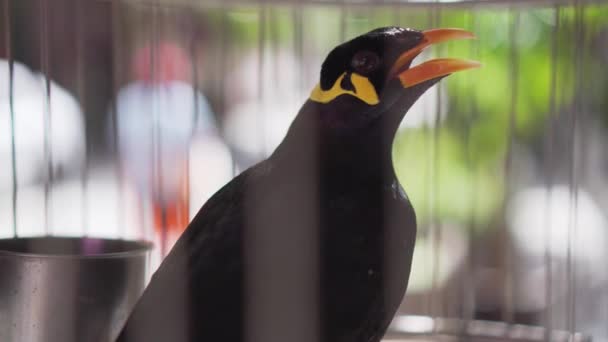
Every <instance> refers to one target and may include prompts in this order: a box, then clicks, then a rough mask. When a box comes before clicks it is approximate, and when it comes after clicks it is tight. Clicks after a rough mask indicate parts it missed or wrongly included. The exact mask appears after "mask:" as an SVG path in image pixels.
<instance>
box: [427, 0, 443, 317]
mask: <svg viewBox="0 0 608 342" xmlns="http://www.w3.org/2000/svg"><path fill="white" fill-rule="evenodd" d="M435 2H436V3H438V0H436V1H435ZM441 14H442V12H441V6H439V5H436V6H433V7H432V8H431V9H430V10H429V21H430V26H431V27H439V26H440V23H441ZM433 50H434V53H435V55H440V54H441V51H442V50H443V49H442V47H441V46H434V47H433ZM435 89H436V90H437V93H436V96H435V99H434V101H435V120H434V122H433V127H432V134H431V139H432V141H431V142H430V143H431V156H432V160H431V161H430V163H431V165H432V166H431V170H430V171H431V174H432V176H431V178H432V179H431V181H430V183H431V184H430V189H429V190H430V193H429V195H430V196H429V197H430V199H431V200H430V202H431V208H432V209H431V221H430V222H431V227H432V229H431V232H432V234H431V236H432V239H433V243H432V245H433V258H432V259H433V267H432V272H433V273H432V290H431V293H432V296H433V299H434V300H433V302H432V303H431V315H432V316H433V317H434V318H439V317H442V316H443V315H444V305H445V298H446V296H444V293H443V292H444V291H443V289H442V288H441V284H439V282H440V276H441V240H442V238H443V237H442V233H443V232H442V224H441V219H440V215H441V211H440V208H439V206H440V201H439V196H440V190H439V188H440V169H441V167H440V153H441V147H440V133H441V130H440V126H441V101H442V97H441V86H440V85H436V88H435ZM435 328H437V326H436V325H435Z"/></svg>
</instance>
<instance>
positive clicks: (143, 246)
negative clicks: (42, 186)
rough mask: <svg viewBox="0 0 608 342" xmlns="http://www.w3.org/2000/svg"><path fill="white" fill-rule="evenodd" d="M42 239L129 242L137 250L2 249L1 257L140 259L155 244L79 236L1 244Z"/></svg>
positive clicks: (0, 250) (8, 239)
mask: <svg viewBox="0 0 608 342" xmlns="http://www.w3.org/2000/svg"><path fill="white" fill-rule="evenodd" d="M40 239H53V240H82V239H88V240H97V241H104V242H108V241H115V242H118V241H120V242H128V243H132V244H133V246H135V248H133V249H129V250H125V251H121V252H111V253H97V254H87V255H83V254H73V253H66V254H43V253H26V252H14V251H8V250H2V249H0V257H7V256H13V257H20V258H33V259H71V260H83V259H89V260H101V259H117V258H131V257H138V256H141V255H143V254H146V253H148V252H150V251H151V250H152V248H153V247H154V244H153V243H152V242H150V241H146V240H126V239H108V238H98V237H77V236H28V237H16V238H4V239H0V244H1V243H2V242H4V241H10V240H40Z"/></svg>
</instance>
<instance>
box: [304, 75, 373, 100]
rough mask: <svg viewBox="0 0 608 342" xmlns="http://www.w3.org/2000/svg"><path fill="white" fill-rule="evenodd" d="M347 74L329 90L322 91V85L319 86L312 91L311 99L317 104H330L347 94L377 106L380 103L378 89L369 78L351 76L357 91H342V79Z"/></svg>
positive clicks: (342, 77)
mask: <svg viewBox="0 0 608 342" xmlns="http://www.w3.org/2000/svg"><path fill="white" fill-rule="evenodd" d="M344 76H346V73H343V74H342V75H340V77H338V79H337V80H336V82H335V83H334V85H333V86H332V87H331V88H330V89H329V90H323V89H321V85H320V84H317V86H316V87H315V88H314V89H313V90H312V93H311V94H310V99H311V100H312V101H315V102H320V103H329V102H331V101H332V100H333V99H335V98H336V97H338V96H340V95H343V94H347V95H351V96H354V97H356V98H358V99H359V100H361V101H363V102H365V103H367V104H369V105H375V104H378V103H379V102H380V100H379V99H378V94H377V93H376V89H375V88H374V86H373V85H372V83H371V82H370V81H369V79H367V77H363V76H361V75H359V74H355V73H353V74H351V77H350V80H351V82H352V84H353V86H354V88H355V91H352V90H345V89H342V87H341V86H340V85H341V84H342V79H344Z"/></svg>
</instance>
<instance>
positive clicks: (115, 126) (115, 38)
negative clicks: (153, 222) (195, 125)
mask: <svg viewBox="0 0 608 342" xmlns="http://www.w3.org/2000/svg"><path fill="white" fill-rule="evenodd" d="M124 9H125V7H124V6H123V8H121V3H120V2H119V1H112V18H111V25H112V52H113V54H112V56H113V58H112V100H111V115H112V133H113V134H112V136H113V142H112V143H113V146H114V151H113V152H114V157H115V161H114V170H113V171H114V174H115V177H116V193H117V197H118V198H117V201H116V225H117V226H118V227H119V234H120V233H122V234H121V236H124V231H125V229H126V225H125V213H124V210H125V209H124V204H125V203H124V202H125V201H124V196H123V193H122V189H123V181H124V175H123V166H122V153H121V151H120V144H121V139H120V123H119V121H118V120H119V115H118V104H117V97H118V91H119V89H120V75H123V72H124V70H123V67H122V65H121V62H122V60H123V58H122V57H123V55H122V52H123V40H122V38H121V37H122V33H123V32H122V25H121V13H123V11H122V10H124Z"/></svg>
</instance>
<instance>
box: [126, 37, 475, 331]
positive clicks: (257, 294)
mask: <svg viewBox="0 0 608 342" xmlns="http://www.w3.org/2000/svg"><path fill="white" fill-rule="evenodd" d="M472 37H473V35H472V34H471V33H469V32H466V31H463V30H458V29H437V30H430V31H424V32H421V31H417V30H413V29H404V28H399V27H385V28H379V29H376V30H373V31H371V32H368V33H366V34H364V35H361V36H359V37H356V38H354V39H352V40H350V41H348V42H346V43H344V44H342V45H339V46H338V47H336V48H334V49H333V50H332V51H331V52H330V53H329V55H328V56H327V58H326V60H325V62H324V63H323V65H322V68H321V75H320V82H319V84H318V85H317V86H316V87H315V89H314V90H313V91H312V94H311V96H310V98H309V99H308V100H307V101H306V103H304V105H303V107H302V108H301V110H300V112H299V113H298V115H297V117H296V118H295V120H294V122H293V123H292V125H291V127H290V129H289V131H288V133H287V135H286V137H285V139H284V140H283V142H282V143H281V144H280V145H279V146H278V147H277V149H276V150H275V151H274V152H273V153H272V155H271V156H270V157H269V158H268V159H266V160H264V161H262V162H261V163H259V164H257V165H255V166H253V167H252V168H250V169H248V170H247V171H245V172H243V173H241V174H240V175H239V176H237V177H236V178H234V179H233V180H232V181H231V182H230V183H228V184H227V185H226V186H224V187H223V188H222V189H221V190H219V191H218V192H217V193H216V194H215V195H214V196H213V197H212V198H211V199H210V200H209V201H208V202H207V203H206V204H205V205H204V206H203V207H202V209H201V210H200V211H199V213H198V214H197V215H196V217H195V218H194V219H193V220H192V222H191V223H190V225H189V227H188V228H187V230H186V231H185V232H184V233H183V235H182V236H181V238H180V239H179V240H178V242H177V243H176V245H175V246H174V248H173V249H172V251H171V252H170V254H169V255H168V256H167V258H166V259H165V260H164V261H163V263H162V265H161V266H160V268H159V269H158V271H157V272H156V273H155V274H154V276H153V278H152V280H151V282H150V285H149V286H148V287H147V288H146V290H145V292H144V294H143V295H142V297H141V299H140V300H139V302H138V303H137V305H136V307H135V309H134V311H133V312H132V314H131V315H130V317H129V319H128V321H127V323H126V326H125V327H124V329H123V331H122V332H121V333H120V336H119V338H118V341H129V342H133V341H146V342H150V341H172V342H173V341H184V342H185V341H187V342H191V341H197V342H198V341H211V342H217V341H228V342H240V341H263V342H273V341H282V342H285V341H289V342H296V341H306V342H311V341H323V342H359V341H360V342H375V341H379V340H380V339H381V338H382V336H383V335H384V333H385V331H386V329H387V328H388V325H389V323H390V321H391V319H392V318H393V316H394V314H395V312H396V310H397V308H398V306H399V304H400V302H401V300H402V297H403V295H404V293H405V289H406V287H407V282H408V277H409V273H410V265H411V260H412V253H413V250H414V241H415V238H416V217H415V214H414V209H413V208H412V206H411V204H410V202H409V200H408V198H407V196H406V194H405V192H404V191H403V189H402V187H401V186H400V184H399V182H398V180H397V177H396V176H395V171H394V169H393V164H392V158H391V149H392V143H393V139H394V136H395V133H396V130H397V127H398V125H399V123H400V122H401V119H402V118H403V116H404V115H405V113H406V111H407V110H408V109H409V108H410V107H411V106H412V104H413V103H414V102H415V101H416V100H417V99H418V97H420V96H421V95H422V94H423V93H424V92H425V91H426V90H427V89H428V88H429V87H431V86H432V85H433V84H435V83H436V82H438V81H439V80H440V79H441V78H442V77H444V76H446V75H448V74H450V73H452V72H455V71H459V70H464V69H469V68H474V67H477V66H479V63H477V62H471V61H463V60H456V59H436V60H432V61H428V62H426V63H422V64H420V65H418V66H414V67H410V65H411V62H412V60H413V59H414V57H416V56H417V55H418V54H419V53H420V52H421V51H422V50H423V49H424V48H425V47H427V46H428V45H430V44H432V43H437V42H441V41H445V40H450V39H463V38H472Z"/></svg>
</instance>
